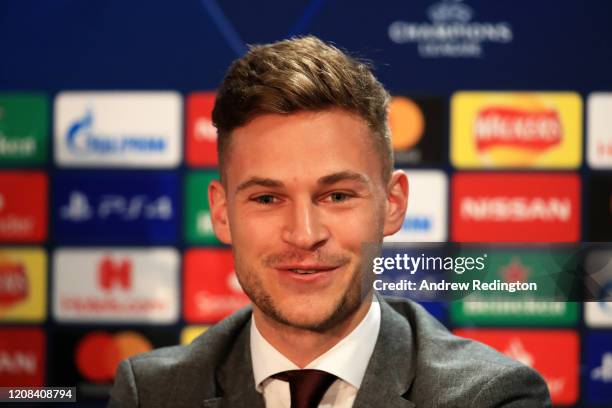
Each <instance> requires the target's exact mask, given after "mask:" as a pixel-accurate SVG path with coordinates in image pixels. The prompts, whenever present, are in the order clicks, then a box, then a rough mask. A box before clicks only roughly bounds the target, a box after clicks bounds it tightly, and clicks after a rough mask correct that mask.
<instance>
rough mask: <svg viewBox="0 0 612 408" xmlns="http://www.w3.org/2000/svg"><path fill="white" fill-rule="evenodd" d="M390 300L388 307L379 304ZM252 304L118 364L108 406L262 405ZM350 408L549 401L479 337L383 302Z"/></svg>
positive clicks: (514, 407) (537, 384) (403, 304)
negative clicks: (177, 342) (191, 335)
mask: <svg viewBox="0 0 612 408" xmlns="http://www.w3.org/2000/svg"><path fill="white" fill-rule="evenodd" d="M387 302H388V303H387ZM250 320H251V311H250V309H243V310H241V311H239V312H237V313H235V314H233V315H232V316H230V317H229V318H227V319H225V320H223V321H222V322H220V323H219V324H217V325H215V326H213V327H211V328H210V329H208V331H206V333H204V334H203V335H201V336H200V337H198V338H197V339H196V340H194V342H193V343H191V344H190V345H188V346H176V347H169V348H163V349H158V350H154V351H152V352H149V353H144V354H140V355H138V356H135V357H133V358H131V359H129V360H125V361H123V362H122V363H121V365H120V366H119V368H118V370H117V376H116V379H115V385H114V387H113V389H112V391H111V400H110V402H109V407H111V408H115V407H130V408H131V407H143V408H162V407H167V408H171V407H172V408H180V407H200V408H213V407H214V408H222V407H232V408H263V407H264V401H263V397H262V395H261V394H259V393H258V392H257V391H256V390H255V385H254V383H255V380H254V379H253V370H252V363H251V353H250V345H249V322H250ZM353 406H354V407H358V408H366V407H367V408H414V407H418V408H425V407H440V408H442V407H456V408H466V407H469V408H478V407H506V408H519V407H521V408H527V407H529V408H532V407H533V408H540V407H549V406H550V400H549V395H548V390H547V387H546V385H545V383H544V381H543V380H542V378H541V377H540V376H539V375H538V374H537V373H536V372H535V371H533V370H532V369H530V368H528V367H526V366H524V365H522V364H520V363H518V362H516V361H514V360H511V359H509V358H507V357H505V356H503V355H502V354H500V353H498V352H496V351H494V350H493V349H491V348H489V347H487V346H484V345H482V344H480V343H477V342H474V341H470V340H465V339H461V338H459V337H455V336H453V335H452V334H450V333H449V332H448V330H447V329H446V328H445V327H444V326H442V325H441V324H440V323H438V321H437V320H436V319H435V318H433V317H432V316H431V315H429V313H428V312H427V311H425V310H424V309H423V308H422V307H421V306H420V305H418V304H416V303H414V302H411V301H406V300H393V301H391V300H389V299H387V301H384V300H381V326H380V333H379V337H378V340H377V342H376V346H375V348H374V352H373V354H372V358H371V359H370V362H369V365H368V368H367V371H366V374H365V377H364V379H363V383H362V384H361V388H360V389H359V392H358V394H357V397H356V399H355V403H354V405H353Z"/></svg>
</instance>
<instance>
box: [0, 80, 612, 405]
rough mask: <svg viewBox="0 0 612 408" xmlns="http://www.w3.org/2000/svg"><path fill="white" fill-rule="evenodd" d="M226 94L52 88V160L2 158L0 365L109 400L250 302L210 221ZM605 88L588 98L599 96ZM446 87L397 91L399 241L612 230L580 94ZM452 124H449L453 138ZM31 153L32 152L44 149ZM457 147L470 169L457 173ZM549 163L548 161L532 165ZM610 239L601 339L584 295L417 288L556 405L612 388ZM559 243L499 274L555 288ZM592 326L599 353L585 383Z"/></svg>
mask: <svg viewBox="0 0 612 408" xmlns="http://www.w3.org/2000/svg"><path fill="white" fill-rule="evenodd" d="M214 95H215V94H214V93H212V92H195V93H193V94H188V95H185V97H184V99H185V104H184V111H183V101H182V97H180V96H177V94H175V93H172V92H155V93H153V92H151V93H147V92H137V93H115V92H89V93H81V92H66V93H60V94H59V95H58V96H57V97H56V98H55V102H54V109H53V111H54V114H55V117H56V121H55V132H54V139H53V140H54V149H55V152H56V153H55V156H54V161H53V163H52V164H51V170H41V169H36V168H32V169H23V168H19V169H13V168H11V167H9V168H7V169H4V170H2V171H0V241H2V242H3V243H4V244H5V246H4V247H2V248H0V324H2V326H3V327H2V328H0V330H2V331H3V332H4V333H7V336H5V337H7V338H10V339H14V340H10V341H5V342H4V343H0V346H1V347H2V350H0V353H3V354H2V355H1V357H2V358H1V359H0V360H1V363H0V378H9V377H10V378H11V381H12V382H11V384H13V383H14V384H22V385H26V384H29V385H40V384H52V383H53V384H64V383H65V384H73V385H74V384H76V385H77V386H78V387H79V393H80V394H79V395H80V396H81V398H83V399H84V400H99V401H101V400H104V399H105V398H106V397H107V393H108V390H109V387H110V385H111V384H112V380H113V376H114V371H115V369H116V367H117V364H118V362H119V361H120V360H121V359H122V358H125V357H128V356H131V355H133V354H135V353H138V352H143V351H146V350H150V349H152V348H155V347H160V346H163V345H171V344H178V343H179V342H180V343H181V344H187V343H189V342H191V341H193V340H194V339H195V338H197V337H198V335H200V334H201V333H203V332H205V331H206V329H207V328H208V327H210V325H212V324H214V323H216V322H218V321H219V320H221V319H223V318H224V317H226V316H228V315H229V314H231V313H233V312H234V311H236V310H238V309H239V308H241V307H244V306H246V305H248V304H249V299H248V298H247V296H246V295H245V294H244V292H243V291H242V289H241V288H240V285H239V283H238V279H237V277H236V273H235V271H234V267H233V259H232V254H231V250H230V249H229V248H226V247H224V246H223V245H221V244H220V242H219V241H218V240H217V239H216V237H215V235H214V231H213V229H212V223H211V220H210V210H209V207H208V201H207V194H208V192H207V188H208V184H209V183H210V182H211V181H212V180H213V179H217V178H218V177H219V173H218V169H217V168H216V166H217V162H216V152H215V150H216V138H215V133H214V132H213V129H214V128H212V127H211V126H212V124H211V109H212V106H213V103H214ZM0 96H1V95H0ZM149 96H150V97H151V100H150V101H149V99H148V98H149ZM596 96H601V95H600V94H597V95H596ZM604 96H605V95H604ZM11 98H13V99H15V98H16V99H15V100H21V99H20V97H19V95H15V94H11V95H10V98H8V100H9V101H11V100H13V99H11ZM24 98H25V100H26V102H27V103H25V106H34V107H33V108H32V111H33V113H31V114H32V115H37V114H38V113H36V112H38V111H37V108H36V107H37V106H39V105H41V104H42V105H44V104H45V103H46V102H44V101H45V99H44V98H41V97H40V96H36V97H34V99H32V98H33V97H30V96H26V97H24ZM28 98H30V99H28ZM31 99H32V100H34V101H35V102H32V100H31ZM600 99H601V98H600ZM5 100H7V98H4V99H3V98H2V97H0V102H3V101H5ZM593 100H594V102H593V101H589V104H587V106H591V105H592V104H593V103H594V104H595V105H597V103H599V102H598V100H599V99H597V98H594V99H593ZM603 100H605V98H603ZM144 101H146V102H144ZM140 102H143V103H144V105H145V106H146V107H147V109H150V110H151V111H153V112H158V111H159V112H160V114H159V115H158V117H156V118H155V120H154V121H153V122H154V123H153V124H151V123H143V122H146V121H145V120H144V118H143V115H144V111H146V110H147V109H145V108H142V106H141V107H139V108H135V111H134V112H135V113H134V115H127V116H125V115H124V113H125V112H127V111H131V109H132V105H131V104H134V105H139V104H140ZM448 102H449V104H450V105H451V110H450V116H448V117H447V115H448V114H447V113H446V108H445V103H444V99H443V98H439V97H413V96H411V97H408V96H395V97H394V98H393V101H392V105H391V111H390V126H391V130H392V137H393V146H394V150H395V156H396V167H397V168H403V169H404V171H405V172H406V173H407V174H408V178H409V183H410V197H409V211H408V213H407V216H406V219H405V221H404V224H403V226H402V228H401V230H400V231H398V232H397V233H396V234H394V235H393V236H390V237H387V238H386V241H387V242H389V243H395V244H397V243H401V242H406V243H412V244H415V243H417V244H418V243H425V242H429V243H444V242H448V241H451V242H452V241H454V242H459V243H476V242H489V243H536V244H537V243H540V244H544V245H550V244H553V243H561V244H563V243H572V242H578V241H580V240H581V236H582V235H581V234H582V231H583V226H582V220H583V219H584V220H585V221H586V222H587V225H586V226H585V228H584V230H585V231H586V234H588V237H589V238H590V239H593V240H595V241H601V242H606V241H609V239H610V235H609V231H610V230H612V228H609V225H608V224H610V223H609V222H608V221H611V222H612V218H611V217H612V216H611V214H612V210H611V208H612V207H611V206H610V203H611V202H612V201H611V199H610V197H612V196H611V194H612V190H610V186H611V185H612V183H610V176H609V174H607V173H599V172H592V173H591V174H589V175H588V177H586V178H584V177H581V175H580V174H579V173H577V172H575V171H573V170H575V168H576V166H577V165H579V163H580V157H581V154H580V153H579V152H580V151H581V150H580V146H581V143H582V136H581V133H580V127H581V126H580V124H581V119H580V112H578V113H577V112H576V110H578V111H580V107H581V102H580V96H578V95H577V94H574V93H532V94H526V93H520V94H514V93H503V92H502V93H499V94H496V93H491V92H459V93H457V94H456V95H454V96H453V97H452V99H450V100H449V101H448ZM5 103H6V102H5ZM19 106H21V105H19ZM44 106H46V105H44ZM15 109H16V108H11V109H7V112H8V111H11V112H12V111H14V110H15ZM177 110H178V112H179V113H178V118H177V114H176V112H177ZM162 111H163V113H162ZM21 115H25V116H27V115H26V113H23V112H22V113H21ZM183 115H185V120H184V121H183V120H182V119H181V118H182V117H183ZM41 117H44V116H41ZM47 119H48V118H47ZM589 120H591V119H589ZM183 122H184V123H185V128H184V129H182V127H181V124H182V123H183ZM444 123H451V129H450V133H449V134H448V135H445V131H444V129H443V128H444V127H443V125H442V124H444ZM1 124H2V123H1V122H0V125H1ZM47 125H48V124H47ZM462 126H463V127H462ZM598 126H599V128H601V125H598ZM17 128H18V127H17ZM43 128H44V127H43ZM591 128H597V126H595V127H593V126H591V127H590V128H589V129H591ZM3 129H8V127H5V128H3ZM11 129H13V128H11ZM177 129H178V130H177ZM6 132H8V130H6V131H5V133H6ZM24 132H25V131H24ZM177 132H178V133H177ZM25 133H27V132H25ZM601 133H603V132H599V133H597V134H601ZM36 134H37V133H36V131H34V130H33V131H32V135H36ZM177 134H178V136H177ZM71 138H72V141H70V140H71ZM39 139H40V138H37V136H32V140H35V141H36V142H35V143H34V142H31V143H34V144H35V145H36V146H41V147H40V149H43V150H44V151H45V152H46V147H45V143H44V142H42V141H39ZM183 139H184V145H185V151H184V159H183V158H182V153H183V150H182V146H183ZM28 140H29V139H28ZM446 141H449V142H450V150H449V151H448V153H447V155H446V154H445V145H446V144H447V142H446ZM24 143H25V142H24ZM70 143H75V146H72V147H71V145H70ZM568 146H569V147H568ZM24 149H25V148H24ZM37 149H38V147H37ZM600 150H601V149H600ZM24 151H25V150H24ZM34 151H38V150H32V152H34ZM576 152H578V154H576ZM36 154H38V153H36ZM40 154H42V155H43V157H46V153H44V154H43V153H40ZM32 155H34V156H35V154H34V153H32ZM177 155H178V156H177ZM11 157H12V156H11ZM27 157H30V156H27V155H25V153H24V155H23V157H22V159H23V163H37V162H36V160H34V159H32V160H30V159H28V158H27ZM456 159H457V160H456ZM13 160H16V158H15V157H12V158H11V159H10V160H8V161H6V162H5V163H10V162H11V161H13ZM43 162H44V160H43ZM183 162H184V163H185V164H186V165H187V168H184V166H181V164H182V163H183ZM449 162H452V163H453V164H455V166H457V168H458V169H457V170H453V171H448V169H447V168H446V166H447V165H448V163H449ZM590 163H591V161H590V162H589V164H590ZM31 166H34V164H31ZM177 166H179V167H178V169H177V168H176V167H177ZM65 167H69V168H67V169H65ZM103 168H107V169H103ZM154 168H155V169H154ZM463 168H465V169H470V170H471V171H463V170H461V169H463ZM509 168H511V169H512V170H509ZM540 168H541V169H546V170H544V171H537V172H536V171H533V169H540ZM475 169H479V170H478V171H474V170H475ZM497 169H500V170H502V171H496V170H497ZM48 180H50V182H49V181H48ZM583 183H584V184H585V186H584V190H585V191H584V193H585V195H586V196H587V197H588V201H587V202H588V211H586V210H585V209H584V208H583V200H582V198H583V193H582V189H583V186H582V184H583ZM48 184H50V187H49V186H48ZM24 186H27V188H24ZM585 214H586V215H585ZM19 245H21V246H19ZM28 245H29V246H28ZM33 245H38V246H33ZM434 248H435V247H434ZM544 249H546V247H545V248H544ZM610 254H611V252H609V251H605V250H602V251H599V252H597V251H593V252H591V253H589V256H588V262H586V269H585V270H586V273H587V274H588V277H587V278H586V279H587V281H588V280H589V279H590V281H589V282H592V283H593V285H594V286H593V288H594V289H593V290H594V291H595V290H597V291H599V292H597V293H594V294H593V298H594V299H602V300H601V301H599V302H588V303H585V304H584V307H583V308H582V311H583V315H584V322H585V323H586V325H587V327H588V328H589V330H590V329H596V330H599V332H593V333H590V334H588V337H583V336H580V335H579V332H578V331H577V330H576V328H577V327H579V324H580V320H579V316H580V311H581V307H580V306H581V305H580V304H578V303H574V302H550V301H541V300H538V299H537V298H529V299H521V300H520V301H517V299H511V300H509V301H505V302H503V301H499V300H497V299H489V298H486V297H484V298H482V299H478V301H473V299H463V300H457V301H453V302H448V301H445V300H444V299H443V298H439V297H436V296H437V295H436V296H434V297H431V296H429V297H428V296H426V295H423V294H417V295H415V299H417V300H418V301H420V302H422V303H423V304H424V305H425V307H426V308H427V309H428V310H429V311H430V312H432V313H433V314H434V315H435V316H436V317H437V318H438V319H440V320H441V321H442V322H444V323H445V324H446V325H447V326H449V327H451V328H455V332H456V334H458V335H462V336H466V337H471V338H475V339H478V340H480V341H483V342H485V343H487V344H489V345H491V346H493V347H495V348H498V349H499V350H501V351H502V352H505V353H507V354H508V355H510V356H512V357H513V358H516V359H518V360H519V361H521V362H523V363H525V364H527V365H530V366H532V367H533V368H535V369H536V370H538V371H539V372H540V373H541V374H542V375H543V376H544V377H545V379H546V381H547V383H548V386H549V388H550V390H551V393H552V395H553V399H554V402H555V403H556V404H563V405H571V404H574V403H576V402H578V401H582V400H584V401H593V402H594V403H602V402H601V401H606V402H604V403H607V401H609V395H608V394H607V391H606V388H605V385H607V381H608V377H609V376H608V375H607V374H606V373H607V372H608V371H609V370H608V360H610V358H609V357H610V355H611V354H610V353H612V351H609V350H607V349H605V347H604V349H605V350H604V349H602V347H603V346H602V347H600V346H599V344H600V343H601V340H599V338H600V337H601V336H603V337H601V338H607V337H605V336H607V335H608V334H609V332H608V330H609V328H610V327H612V323H611V322H612V312H611V310H612V308H611V307H610V306H609V305H610V304H612V301H609V298H607V297H606V296H608V295H609V293H608V291H609V292H612V289H610V285H609V283H610V282H608V280H609V279H610V275H611V274H612V270H610V268H609V266H610V264H609V259H610V256H612V255H610ZM563 256H564V255H563V253H562V252H559V253H555V252H554V251H550V250H549V249H546V250H540V251H537V250H533V251H527V252H525V253H518V252H517V251H511V250H507V251H503V250H502V251H498V252H494V251H493V252H491V253H490V254H489V260H488V262H489V266H490V267H491V268H489V275H488V276H487V277H486V279H489V280H490V281H500V282H515V281H519V282H536V283H538V284H540V285H546V279H545V278H547V276H545V272H546V271H548V270H550V269H551V268H552V267H553V266H554V265H558V264H560V263H564V262H566V260H564V259H565V258H563ZM561 258H563V259H561ZM543 274H544V275H543ZM400 277H401V276H400V275H398V276H396V277H394V279H399V278H400ZM431 278H432V279H434V280H435V279H442V278H443V275H442V274H440V275H439V276H433V275H432V277H431ZM395 295H397V293H395ZM399 295H402V294H401V293H400V294H399ZM47 297H48V298H47ZM15 324H20V325H26V326H28V327H25V328H21V327H19V328H15V327H13V326H11V325H15ZM30 326H31V327H30ZM470 327H475V328H473V329H471V328H470ZM505 327H511V328H512V329H511V330H510V329H508V328H505ZM539 327H546V328H547V329H548V330H547V331H541V330H539V329H538V328H539ZM581 339H585V342H586V343H585V344H586V345H587V346H588V348H586V349H585V350H586V352H587V358H588V363H589V364H591V363H592V365H593V367H592V369H590V372H589V376H588V377H586V376H585V377H584V379H585V382H584V383H583V384H584V387H585V388H584V390H582V389H581V387H580V384H581V383H580V381H579V369H578V366H579V355H578V348H579V345H580V340H581ZM560 341H562V342H563V347H564V350H566V351H567V352H566V353H565V355H564V357H563V358H562V359H558V358H557V359H555V358H553V357H551V355H550V353H551V351H550V350H552V349H551V348H550V347H546V344H553V343H554V344H555V345H556V346H555V347H557V348H558V347H560V346H559V344H560V343H559V342H560ZM602 350H603V351H602ZM61 361H65V362H66V364H68V368H66V367H65V364H64V365H62V364H61ZM3 375H4V377H2V376H3ZM7 381H8V380H7ZM587 393H588V396H587ZM606 398H607V399H606Z"/></svg>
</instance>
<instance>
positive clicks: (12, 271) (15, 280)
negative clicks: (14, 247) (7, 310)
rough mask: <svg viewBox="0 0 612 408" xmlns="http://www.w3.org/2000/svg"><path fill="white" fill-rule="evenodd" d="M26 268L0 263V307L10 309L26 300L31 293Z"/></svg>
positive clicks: (20, 265)
mask: <svg viewBox="0 0 612 408" xmlns="http://www.w3.org/2000/svg"><path fill="white" fill-rule="evenodd" d="M29 286H30V285H29V283H28V277H27V276H26V272H25V267H24V266H23V265H22V264H20V263H13V262H7V261H4V262H2V263H0V306H2V307H9V306H12V305H13V304H15V303H17V302H19V301H21V300H24V299H26V298H27V297H28V293H29V291H30V290H29V289H30V288H29Z"/></svg>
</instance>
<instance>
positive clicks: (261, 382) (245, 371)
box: [110, 37, 549, 408]
mask: <svg viewBox="0 0 612 408" xmlns="http://www.w3.org/2000/svg"><path fill="white" fill-rule="evenodd" d="M388 99H389V96H388V93H387V92H386V91H385V90H384V88H383V87H382V85H381V84H380V83H379V82H378V81H377V80H376V79H375V78H374V76H373V75H372V73H371V72H370V70H369V69H368V68H367V67H366V66H365V65H364V64H362V63H360V62H358V61H356V60H354V59H352V58H350V57H349V56H347V55H346V54H344V53H342V52H341V51H339V50H338V49H336V48H335V47H333V46H331V45H329V44H325V43H323V42H321V41H320V40H318V39H316V38H314V37H306V38H300V39H292V40H287V41H281V42H278V43H274V44H270V45H264V46H256V47H252V48H251V50H250V51H249V53H248V54H247V55H245V56H244V57H242V58H240V59H239V60H237V61H235V62H234V63H233V64H232V66H231V67H230V69H229V71H228V73H227V75H226V77H225V79H224V82H223V84H222V85H221V88H220V90H219V93H218V97H217V100H216V104H215V108H214V112H213V121H214V123H215V126H216V127H217V130H218V154H219V163H220V171H221V180H220V181H215V182H213V183H211V185H210V186H209V197H208V198H209V201H210V206H211V218H212V222H213V226H214V229H215V233H216V235H217V237H218V238H219V239H220V240H221V241H222V242H224V243H227V244H231V245H232V249H233V255H234V263H235V269H236V274H237V276H238V279H239V281H240V283H241V285H242V287H243V288H244V290H245V292H246V293H247V295H248V296H249V298H250V299H251V300H252V303H253V307H252V310H251V309H248V310H242V311H240V312H238V313H236V314H234V315H232V316H230V317H229V318H227V319H225V320H224V321H222V322H221V323H219V324H217V325H216V326H213V327H212V328H210V329H209V330H208V331H207V332H206V333H205V334H203V335H202V336H200V337H199V338H198V339H196V340H195V341H194V342H193V343H192V344H191V345H189V346H184V347H173V348H168V349H161V350H156V351H153V352H151V353H145V354H142V355H139V356H136V357H134V358H132V359H130V360H127V361H124V362H123V363H122V364H121V366H120V367H119V369H118V372H117V379H116V382H115V386H114V388H113V390H112V393H111V403H110V406H122V407H136V406H140V407H163V406H167V407H187V406H204V407H263V406H266V407H289V406H291V407H293V408H296V407H297V408H303V407H314V406H317V405H318V404H321V406H325V407H351V406H354V407H383V408H393V407H397V408H399V407H406V408H407V407H502V406H503V407H543V406H548V405H549V399H548V392H547V389H546V386H545V384H544V382H543V380H542V379H541V377H539V375H537V374H536V373H535V372H534V371H532V370H531V369H529V368H527V367H525V366H522V365H521V364H519V363H518V362H515V361H513V360H510V359H508V358H506V357H503V356H502V355H501V354H498V353H497V352H495V351H493V350H492V349H490V348H488V347H485V346H483V345H481V344H478V343H475V342H471V341H468V340H464V339H460V338H457V337H454V336H452V335H451V334H450V333H449V332H448V331H447V330H446V329H445V328H444V327H443V326H442V325H440V324H439V323H438V322H437V321H436V320H435V319H434V318H432V317H431V316H429V315H428V314H427V312H425V311H424V310H423V309H422V308H421V307H420V306H418V305H417V304H415V303H412V302H409V301H398V302H395V303H393V306H391V305H390V304H389V303H388V302H387V301H385V300H384V299H382V298H380V297H378V295H376V294H374V293H373V289H372V284H371V283H372V277H373V274H372V273H371V270H370V271H369V272H368V270H369V268H370V266H371V264H370V258H369V257H368V255H367V254H366V252H365V251H364V249H363V248H364V246H363V245H364V244H365V243H374V244H377V245H380V244H381V242H382V238H383V236H386V235H390V234H393V233H395V232H396V231H397V230H398V229H399V228H400V227H401V225H402V222H403V220H404V214H405V212H406V204H407V197H408V181H407V177H406V175H405V174H404V173H403V172H401V171H393V158H392V150H391V144H390V139H389V129H388V127H387V103H388ZM303 369H304V370H303Z"/></svg>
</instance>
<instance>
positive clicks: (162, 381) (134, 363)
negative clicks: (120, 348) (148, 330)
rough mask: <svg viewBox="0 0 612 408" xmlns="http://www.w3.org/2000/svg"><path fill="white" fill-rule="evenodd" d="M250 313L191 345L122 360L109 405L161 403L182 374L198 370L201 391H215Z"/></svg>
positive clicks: (246, 311)
mask: <svg viewBox="0 0 612 408" xmlns="http://www.w3.org/2000/svg"><path fill="white" fill-rule="evenodd" d="M250 316H251V311H250V308H246V309H243V310H241V311H239V312H236V313H235V314H233V315H231V316H230V317H228V318H226V319H224V320H223V321H221V322H219V323H218V324H216V325H214V326H212V327H210V328H209V329H208V330H207V331H206V332H205V333H203V334H202V335H200V336H199V337H198V338H196V339H195V340H194V341H193V342H192V343H191V344H189V345H185V346H172V347H163V348H159V349H156V350H153V351H150V352H146V353H142V354H138V355H136V356H134V357H131V358H129V359H127V360H124V361H122V362H121V364H120V365H119V367H118V369H117V373H116V376H115V384H114V385H113V388H112V390H111V402H110V404H109V406H111V407H112V406H152V407H153V406H158V405H159V404H160V401H162V400H164V399H165V398H170V396H171V394H172V391H173V389H174V388H175V386H176V384H177V382H178V381H182V380H181V377H182V376H185V377H188V378H193V375H192V374H193V373H196V372H197V373H198V376H197V377H198V384H197V386H198V387H199V388H198V390H199V391H200V392H201V393H202V394H210V395H212V394H214V392H215V378H214V377H215V370H216V368H217V367H218V366H220V365H221V364H222V363H223V361H224V359H225V357H226V356H227V354H228V353H229V351H228V350H229V349H230V348H231V347H233V345H234V343H235V341H236V339H237V338H238V336H239V335H240V334H241V333H242V332H243V329H244V328H245V327H246V326H247V323H248V322H249V321H250ZM145 399H150V400H151V401H145ZM118 402H121V404H118ZM129 402H132V403H131V404H130V403H129ZM114 404H115V405H114Z"/></svg>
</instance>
